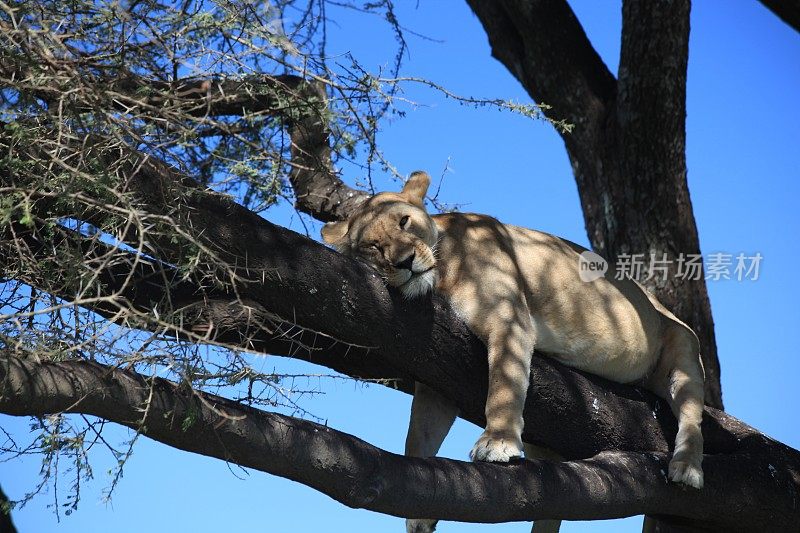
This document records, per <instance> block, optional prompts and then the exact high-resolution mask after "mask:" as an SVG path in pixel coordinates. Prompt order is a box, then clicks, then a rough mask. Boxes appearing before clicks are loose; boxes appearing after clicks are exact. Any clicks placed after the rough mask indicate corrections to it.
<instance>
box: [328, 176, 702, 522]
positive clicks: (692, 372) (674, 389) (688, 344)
mask: <svg viewBox="0 0 800 533" xmlns="http://www.w3.org/2000/svg"><path fill="white" fill-rule="evenodd" d="M429 184H430V177H429V176H428V175H427V174H426V173H425V172H414V173H413V174H412V175H411V177H410V178H409V180H408V182H407V183H406V185H405V187H403V190H402V191H401V192H400V193H392V192H384V193H380V194H378V195H375V196H373V197H372V198H370V199H369V200H367V201H365V202H364V203H363V204H362V205H360V206H359V208H358V209H357V210H356V212H355V213H353V215H352V216H351V217H350V219H349V220H347V221H343V222H331V223H328V224H326V225H325V226H324V227H323V228H322V237H323V239H324V240H325V241H326V242H327V243H329V244H332V245H334V246H335V247H336V248H337V249H338V250H340V251H341V252H343V253H345V254H348V255H350V256H355V257H358V258H361V259H363V260H365V261H366V262H367V263H369V264H370V265H372V266H373V267H374V268H375V269H376V270H378V272H380V273H381V274H382V275H383V276H385V278H386V281H387V282H388V284H389V285H391V286H392V287H396V288H398V289H399V290H400V291H402V293H403V294H404V295H405V296H407V297H409V298H413V297H415V296H418V295H421V294H424V293H426V292H428V291H429V290H432V289H433V290H435V291H436V292H438V293H439V294H441V295H443V296H445V297H447V299H448V300H449V301H450V304H451V305H452V306H453V308H454V309H455V310H456V311H457V312H458V313H459V314H460V315H461V316H462V317H463V318H464V320H465V321H466V323H467V325H468V326H469V328H470V329H471V330H472V331H473V332H474V333H475V334H476V335H477V336H478V337H480V338H481V339H482V340H483V341H484V342H485V343H486V346H487V348H488V352H489V394H488V397H487V398H486V429H485V430H484V432H483V434H482V435H481V436H480V437H479V438H478V441H477V442H476V443H475V446H474V447H473V448H472V451H471V452H470V457H471V458H472V459H473V460H475V461H493V462H507V461H509V460H512V459H514V458H518V457H520V456H521V455H522V450H523V444H522V440H521V435H522V426H523V420H522V408H523V405H524V402H525V395H526V393H527V389H528V382H529V379H530V376H529V373H530V361H531V356H532V354H533V349H534V347H535V348H536V349H537V350H538V351H540V352H541V353H544V354H546V355H549V356H551V357H554V358H556V359H557V360H558V361H561V362H562V363H564V364H567V365H569V366H572V367H575V368H579V369H581V370H584V371H587V372H591V373H593V374H596V375H598V376H602V377H605V378H608V379H611V380H614V381H617V382H621V383H631V382H640V383H642V384H644V386H645V387H647V388H649V389H650V390H652V391H653V392H655V393H656V394H658V395H659V396H661V397H663V398H664V399H666V400H667V401H668V402H669V404H670V406H671V408H672V411H673V412H674V413H675V416H676V417H677V418H678V435H677V438H676V439H675V451H674V453H673V456H672V460H671V461H670V463H669V478H670V479H671V480H673V481H676V482H680V483H685V484H686V485H689V486H691V487H695V488H698V489H699V488H701V487H702V486H703V471H702V469H701V466H700V464H701V462H702V459H703V436H702V434H701V432H700V421H701V417H702V414H703V366H702V363H701V362H700V353H699V343H698V340H697V337H696V336H695V334H694V332H692V330H691V329H689V327H688V326H687V325H686V324H684V323H683V322H681V321H680V320H678V319H677V318H676V317H675V316H674V315H673V314H672V313H671V312H670V311H668V310H667V309H666V308H665V307H664V306H662V305H661V304H660V303H659V302H658V300H656V299H655V298H654V297H653V296H652V295H651V294H649V293H648V292H647V291H646V290H644V288H642V286H640V285H639V284H638V283H636V282H635V281H632V280H629V279H625V280H622V281H620V280H616V279H613V278H614V276H609V277H600V278H598V279H596V280H594V281H591V282H584V281H581V278H580V275H579V267H578V265H579V260H578V259H579V254H580V253H581V252H583V251H585V249H584V248H582V247H580V246H578V245H576V244H574V243H571V242H569V241H565V240H562V239H560V238H558V237H554V236H552V235H549V234H547V233H542V232H538V231H533V230H529V229H525V228H520V227H517V226H510V225H506V224H502V223H500V222H498V221H497V220H495V219H494V218H491V217H488V216H485V215H475V214H463V213H448V214H443V215H435V216H429V215H428V213H427V212H426V211H425V206H424V199H425V194H426V192H427V190H428V185H429ZM456 414H457V412H456V409H455V408H454V407H453V406H452V405H451V404H450V403H449V402H447V401H446V400H444V399H443V398H441V397H440V396H439V395H438V394H436V393H435V392H434V391H432V390H431V389H430V388H428V387H426V386H424V385H422V384H420V383H418V384H417V386H416V391H415V394H414V401H413V403H412V408H411V423H410V425H409V430H408V438H407V440H406V454H407V455H411V456H418V457H429V456H433V455H435V454H436V453H437V452H438V450H439V446H440V445H441V443H442V440H444V437H445V435H447V432H448V431H449V430H450V426H451V425H452V423H453V420H454V419H455V416H456ZM434 525H435V522H434V521H425V520H410V521H408V529H409V531H432V530H433V527H434Z"/></svg>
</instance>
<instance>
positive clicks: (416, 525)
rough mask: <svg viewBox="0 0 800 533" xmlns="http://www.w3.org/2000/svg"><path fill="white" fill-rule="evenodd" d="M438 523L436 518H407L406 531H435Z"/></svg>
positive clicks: (415, 532)
mask: <svg viewBox="0 0 800 533" xmlns="http://www.w3.org/2000/svg"><path fill="white" fill-rule="evenodd" d="M436 523H437V521H436V520H427V519H422V518H409V519H407V520H406V533H433V532H434V531H435V530H436Z"/></svg>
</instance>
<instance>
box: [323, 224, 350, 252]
mask: <svg viewBox="0 0 800 533" xmlns="http://www.w3.org/2000/svg"><path fill="white" fill-rule="evenodd" d="M348 226H349V225H348V224H347V221H346V220H342V221H340V222H328V223H327V224H325V225H324V226H322V232H321V233H322V240H323V241H325V242H327V243H328V244H331V245H333V246H336V245H337V244H339V243H340V242H341V241H342V239H344V236H345V235H347V229H348Z"/></svg>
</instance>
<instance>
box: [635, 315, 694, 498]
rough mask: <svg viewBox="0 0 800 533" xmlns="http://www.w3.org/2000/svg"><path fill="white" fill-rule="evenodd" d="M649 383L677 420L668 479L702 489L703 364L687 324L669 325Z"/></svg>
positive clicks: (648, 385) (650, 387) (649, 386)
mask: <svg viewBox="0 0 800 533" xmlns="http://www.w3.org/2000/svg"><path fill="white" fill-rule="evenodd" d="M646 385H647V387H648V388H649V389H650V390H652V391H653V392H655V393H656V394H657V395H659V396H661V397H662V398H664V399H665V400H667V402H668V403H669V406H670V408H671V409H672V412H673V413H674V414H675V417H676V418H677V419H678V435H677V436H676V437H675V450H674V452H673V454H672V459H671V460H670V462H669V478H670V479H671V480H672V481H674V482H676V483H684V484H686V485H689V486H691V487H694V488H696V489H701V488H703V469H702V466H701V464H702V461H703V434H702V432H701V430H700V423H701V422H702V419H703V364H702V362H701V361H700V351H699V343H698V342H697V337H696V336H695V335H694V333H692V331H691V330H690V329H689V328H688V327H686V326H684V325H683V324H679V323H674V324H671V325H669V326H668V327H667V330H666V331H665V336H664V344H663V347H662V352H661V357H660V359H659V362H658V364H657V365H656V370H655V372H654V373H653V375H652V376H651V377H650V378H649V379H648V381H647V383H646Z"/></svg>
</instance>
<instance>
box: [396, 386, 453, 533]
mask: <svg viewBox="0 0 800 533" xmlns="http://www.w3.org/2000/svg"><path fill="white" fill-rule="evenodd" d="M457 415H458V409H457V408H456V406H455V405H453V404H452V403H450V402H449V401H448V400H447V399H445V398H443V397H442V396H441V395H439V393H437V392H436V391H434V390H433V389H431V388H430V387H428V386H427V385H424V384H422V383H419V382H417V383H416V384H415V388H414V400H413V402H412V404H411V421H410V422H409V426H408V436H407V437H406V455H408V456H410V457H432V456H434V455H436V454H437V453H438V452H439V447H440V446H441V445H442V441H444V438H445V437H446V436H447V433H448V432H449V431H450V427H451V426H452V425H453V422H454V421H455V419H456V416H457ZM436 523H437V521H436V520H432V519H424V518H409V519H408V520H406V531H407V533H432V532H433V531H434V530H435V529H436Z"/></svg>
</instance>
